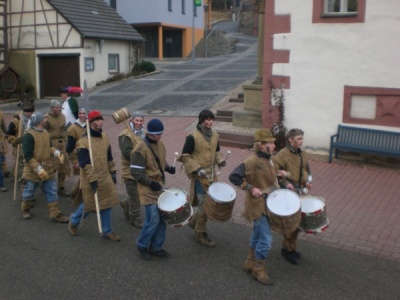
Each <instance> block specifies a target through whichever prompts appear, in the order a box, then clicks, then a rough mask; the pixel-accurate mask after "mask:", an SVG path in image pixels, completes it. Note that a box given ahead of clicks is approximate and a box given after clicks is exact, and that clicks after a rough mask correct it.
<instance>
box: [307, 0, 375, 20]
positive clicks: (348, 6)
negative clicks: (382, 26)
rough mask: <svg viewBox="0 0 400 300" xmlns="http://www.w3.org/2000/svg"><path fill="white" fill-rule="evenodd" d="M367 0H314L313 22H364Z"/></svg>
mask: <svg viewBox="0 0 400 300" xmlns="http://www.w3.org/2000/svg"><path fill="white" fill-rule="evenodd" d="M366 2H367V0H313V17H312V22H313V23H364V22H365V11H366Z"/></svg>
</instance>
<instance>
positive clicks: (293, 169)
mask: <svg viewBox="0 0 400 300" xmlns="http://www.w3.org/2000/svg"><path fill="white" fill-rule="evenodd" d="M301 156H302V157H303V176H302V181H301V186H300V188H303V187H305V183H306V182H307V177H308V171H307V166H308V156H307V153H306V152H305V151H302V152H301ZM275 158H276V161H277V162H278V164H279V166H280V167H281V168H282V169H284V170H285V171H286V172H288V175H287V177H286V179H287V180H289V181H291V182H294V183H295V184H296V185H298V183H299V178H300V157H299V154H298V153H295V152H292V151H290V149H289V148H287V147H286V148H284V149H282V150H280V151H279V152H278V154H277V155H276V157H275Z"/></svg>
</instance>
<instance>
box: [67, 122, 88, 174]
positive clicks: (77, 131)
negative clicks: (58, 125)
mask: <svg viewBox="0 0 400 300" xmlns="http://www.w3.org/2000/svg"><path fill="white" fill-rule="evenodd" d="M67 133H68V135H70V136H72V137H73V138H74V139H75V141H76V142H78V140H79V139H80V138H81V137H82V135H83V134H84V133H86V127H81V126H79V125H78V124H76V123H74V124H72V125H71V126H70V127H69V128H68V130H67ZM69 160H70V161H71V164H72V165H74V164H76V163H77V162H78V156H77V154H76V145H75V150H74V151H72V152H71V153H70V154H69ZM73 174H74V175H79V169H73Z"/></svg>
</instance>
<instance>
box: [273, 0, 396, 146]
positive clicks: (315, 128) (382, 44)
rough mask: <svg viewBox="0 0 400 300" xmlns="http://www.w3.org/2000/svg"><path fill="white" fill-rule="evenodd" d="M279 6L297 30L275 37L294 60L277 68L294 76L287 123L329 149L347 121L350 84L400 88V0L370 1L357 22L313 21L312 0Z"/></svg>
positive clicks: (309, 140)
mask: <svg viewBox="0 0 400 300" xmlns="http://www.w3.org/2000/svg"><path fill="white" fill-rule="evenodd" d="M275 4H276V11H275V13H276V14H290V15H291V33H289V34H277V35H275V36H274V49H288V50H290V62H289V64H275V65H274V67H273V74H274V75H285V76H290V78H291V87H290V90H286V91H285V96H286V97H285V99H286V102H285V121H286V122H285V125H286V127H287V128H293V127H299V128H302V129H303V130H304V131H305V144H306V146H309V147H312V148H314V149H318V148H325V149H327V148H329V136H330V135H332V134H334V133H335V132H336V129H337V125H338V124H340V123H341V122H342V114H343V91H344V86H345V85H349V86H362V87H384V88H400V55H399V53H400V52H399V49H400V34H399V28H400V1H398V0H380V1H367V5H366V17H365V23H353V24H352V23H350V24H312V1H304V0H279V1H275ZM357 126H359V125H357ZM368 127H372V128H374V127H375V128H382V126H368ZM383 129H388V128H385V127H383ZM389 129H391V130H398V128H389Z"/></svg>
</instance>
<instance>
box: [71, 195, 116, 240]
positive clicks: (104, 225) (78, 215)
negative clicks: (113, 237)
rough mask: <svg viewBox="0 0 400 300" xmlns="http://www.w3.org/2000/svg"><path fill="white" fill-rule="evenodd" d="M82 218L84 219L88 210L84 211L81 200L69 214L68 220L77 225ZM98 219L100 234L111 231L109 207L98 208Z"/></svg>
mask: <svg viewBox="0 0 400 300" xmlns="http://www.w3.org/2000/svg"><path fill="white" fill-rule="evenodd" d="M82 215H83V218H84V219H85V218H86V217H87V216H88V215H89V212H85V213H84V205H83V202H82V203H81V204H79V206H78V208H77V209H76V210H75V211H74V212H73V213H72V214H71V216H70V218H69V220H70V222H71V223H72V225H75V226H78V225H79V223H80V222H81V220H82ZM100 220H101V235H102V236H105V235H109V234H110V233H111V232H112V229H111V207H110V208H106V209H103V210H100Z"/></svg>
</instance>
